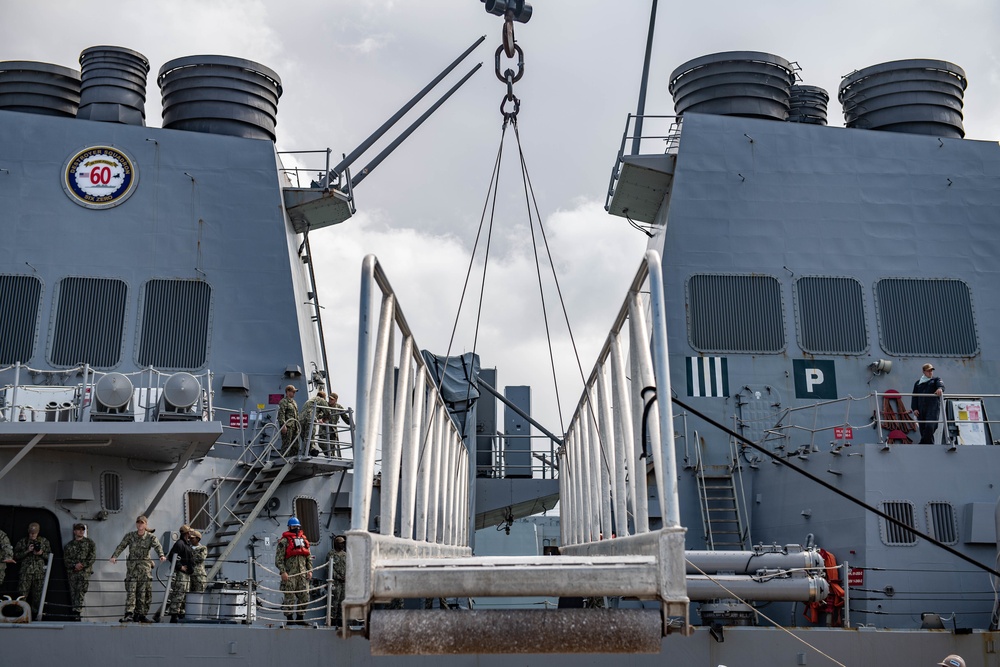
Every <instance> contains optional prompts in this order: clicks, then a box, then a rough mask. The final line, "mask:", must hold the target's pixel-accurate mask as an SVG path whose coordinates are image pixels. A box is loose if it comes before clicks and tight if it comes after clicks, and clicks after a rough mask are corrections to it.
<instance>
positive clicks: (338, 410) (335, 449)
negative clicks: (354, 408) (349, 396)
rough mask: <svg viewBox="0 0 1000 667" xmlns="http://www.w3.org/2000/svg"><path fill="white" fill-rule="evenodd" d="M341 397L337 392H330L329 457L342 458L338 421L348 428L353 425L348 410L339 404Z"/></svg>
mask: <svg viewBox="0 0 1000 667" xmlns="http://www.w3.org/2000/svg"><path fill="white" fill-rule="evenodd" d="M339 399H340V396H338V395H337V393H336V392H330V411H329V415H330V417H329V422H330V427H329V428H330V440H331V442H329V443H327V444H328V446H329V448H330V449H328V450H327V452H326V454H327V456H340V437H339V435H338V431H337V421H338V420H339V421H342V422H344V423H345V424H347V425H348V426H350V425H351V418H350V416H348V414H347V408H345V407H344V406H343V405H341V404H340V403H338V402H337V401H338V400H339Z"/></svg>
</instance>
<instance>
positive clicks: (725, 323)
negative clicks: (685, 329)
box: [688, 274, 785, 353]
mask: <svg viewBox="0 0 1000 667" xmlns="http://www.w3.org/2000/svg"><path fill="white" fill-rule="evenodd" d="M688 317H689V319H688V323H689V326H690V331H689V334H690V338H691V346H692V347H694V348H695V349H696V350H699V351H701V352H745V353H778V352H781V351H782V350H784V349H785V324H784V317H783V315H782V307H781V285H780V284H779V283H778V281H777V280H776V279H775V278H772V277H770V276H751V275H744V276H728V275H709V274H699V275H694V276H691V278H690V279H689V280H688Z"/></svg>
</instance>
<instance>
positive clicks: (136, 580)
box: [110, 514, 167, 623]
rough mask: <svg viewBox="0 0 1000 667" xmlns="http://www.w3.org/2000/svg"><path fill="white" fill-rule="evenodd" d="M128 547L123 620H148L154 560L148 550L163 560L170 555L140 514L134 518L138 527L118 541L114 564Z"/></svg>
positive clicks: (142, 621)
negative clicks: (165, 552)
mask: <svg viewBox="0 0 1000 667" xmlns="http://www.w3.org/2000/svg"><path fill="white" fill-rule="evenodd" d="M126 549H128V566H127V568H126V571H125V616H123V617H122V619H121V622H122V623H128V622H130V621H139V622H140V623H148V622H149V619H148V618H146V612H148V611H149V604H150V602H151V601H152V599H153V561H151V560H150V559H149V550H150V549H152V550H153V551H155V552H156V555H157V556H159V557H160V561H161V562H162V561H165V560H167V556H166V554H164V553H163V547H161V546H160V541H159V540H158V539H156V535H153V533H152V532H151V531H150V530H149V528H148V519H146V517H145V516H143V515H141V514H140V515H139V516H138V517H137V518H136V520H135V530H133V531H131V532H128V533H125V537H123V538H122V541H121V542H119V543H118V546H117V547H116V548H115V552H114V553H113V554H111V560H110V562H111V564H112V565H114V564H116V563H117V562H118V556H120V555H121V553H122V552H123V551H125V550H126Z"/></svg>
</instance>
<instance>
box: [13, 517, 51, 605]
mask: <svg viewBox="0 0 1000 667" xmlns="http://www.w3.org/2000/svg"><path fill="white" fill-rule="evenodd" d="M39 530H41V528H40V526H39V525H38V524H37V523H34V522H32V523H30V524H28V536H27V537H22V538H21V539H20V540H18V541H17V544H16V545H15V546H14V560H16V561H17V562H18V563H20V565H21V576H20V579H19V580H18V592H19V594H20V595H22V596H23V597H24V598H25V599H26V600H27V601H28V604H29V605H31V616H32V618H37V617H38V607H39V606H40V605H41V602H42V586H43V585H44V583H45V567H46V565H48V560H49V554H50V553H52V547H51V546H50V545H49V541H48V540H47V539H45V538H44V537H42V536H41V535H39V534H38V532H39Z"/></svg>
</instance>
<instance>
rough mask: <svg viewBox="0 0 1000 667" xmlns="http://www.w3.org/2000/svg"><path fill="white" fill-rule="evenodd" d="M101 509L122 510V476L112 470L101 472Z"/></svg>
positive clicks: (109, 510)
mask: <svg viewBox="0 0 1000 667" xmlns="http://www.w3.org/2000/svg"><path fill="white" fill-rule="evenodd" d="M101 509H103V510H107V511H108V512H121V510H122V478H121V475H119V474H118V473H116V472H114V471H112V470H106V471H104V472H102V473H101Z"/></svg>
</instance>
